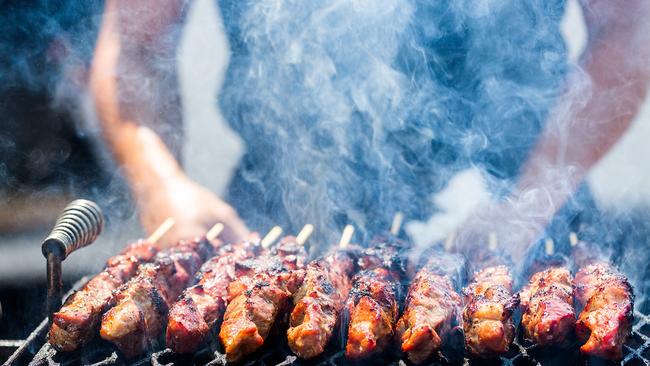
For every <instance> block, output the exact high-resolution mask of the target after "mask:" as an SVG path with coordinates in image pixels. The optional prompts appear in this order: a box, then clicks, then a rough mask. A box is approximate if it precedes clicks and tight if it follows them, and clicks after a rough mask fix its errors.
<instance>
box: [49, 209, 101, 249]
mask: <svg viewBox="0 0 650 366" xmlns="http://www.w3.org/2000/svg"><path fill="white" fill-rule="evenodd" d="M103 227H104V215H102V210H101V209H100V208H99V206H97V204H96V203H94V202H92V201H88V200H83V199H79V200H74V201H72V202H70V203H69V204H68V206H66V208H65V209H64V210H63V212H62V213H61V216H59V219H58V220H56V224H55V225H54V228H53V229H52V231H51V232H50V235H48V236H47V238H45V240H44V241H43V245H42V246H41V249H42V251H43V255H44V256H45V257H46V258H47V257H48V254H50V253H53V254H54V255H56V256H57V257H59V258H60V259H61V260H64V259H65V258H67V257H68V256H69V255H70V254H71V253H72V252H74V251H75V250H77V249H79V248H83V247H85V246H86V245H88V244H90V243H92V242H93V241H95V239H97V237H98V236H99V234H100V233H101V231H102V228H103Z"/></svg>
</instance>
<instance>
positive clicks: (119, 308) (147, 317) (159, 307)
mask: <svg viewBox="0 0 650 366" xmlns="http://www.w3.org/2000/svg"><path fill="white" fill-rule="evenodd" d="M210 248H214V247H213V245H212V244H211V243H208V242H207V241H205V240H195V241H192V242H180V243H179V244H177V245H176V246H174V247H173V248H171V249H168V250H165V251H163V252H160V253H158V255H156V260H155V261H154V263H150V264H145V265H143V266H141V267H140V268H139V269H138V273H137V275H136V276H135V277H134V278H133V279H131V280H130V281H129V282H127V283H126V284H125V285H124V286H122V287H121V288H120V289H119V290H118V293H117V295H116V296H115V302H116V304H115V306H114V307H113V308H111V309H110V310H109V311H108V312H106V314H104V316H103V318H102V324H101V328H100V336H101V337H102V338H103V339H105V340H107V341H109V342H112V343H113V344H115V345H116V346H117V348H118V349H119V350H120V351H121V352H122V353H123V354H124V356H125V357H127V358H133V357H136V356H138V355H140V354H142V352H144V351H145V350H146V349H148V348H149V347H153V346H156V345H157V342H158V339H159V337H160V336H161V333H162V330H163V329H164V328H165V325H166V320H167V310H168V307H169V306H170V305H171V303H172V302H173V301H174V300H175V299H176V298H177V297H178V295H179V294H180V293H181V291H183V289H184V288H185V287H187V285H188V284H190V283H191V281H192V280H193V278H194V276H195V274H196V272H197V271H198V270H199V267H200V266H201V263H202V262H203V260H205V259H206V258H205V256H207V255H208V254H209V253H210V252H213V249H210ZM201 254H203V257H202V256H201Z"/></svg>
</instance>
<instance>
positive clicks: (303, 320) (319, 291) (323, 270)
mask: <svg viewBox="0 0 650 366" xmlns="http://www.w3.org/2000/svg"><path fill="white" fill-rule="evenodd" d="M355 257H356V255H355V254H354V253H353V252H352V251H349V250H338V251H336V252H334V253H333V254H331V255H329V256H327V257H326V258H324V259H320V260H316V261H313V262H311V263H309V265H308V266H307V268H306V270H305V279H304V281H303V284H302V286H301V287H300V289H299V290H298V291H297V292H296V293H295V294H294V296H293V301H294V304H295V306H294V309H293V311H292V312H291V319H290V328H289V330H288V331H287V339H288V341H289V347H290V348H291V350H292V351H293V352H294V353H295V354H296V355H298V356H299V357H301V358H304V359H309V358H313V357H316V356H318V355H320V354H321V353H323V351H324V349H325V346H326V345H327V343H328V342H329V340H330V338H331V337H332V334H333V333H334V330H335V328H336V326H337V324H338V323H339V315H340V311H341V309H342V307H343V304H344V302H345V299H346V298H347V295H348V292H349V291H350V288H351V286H352V284H351V279H350V276H351V275H352V273H353V272H354V270H355V259H356V258H355Z"/></svg>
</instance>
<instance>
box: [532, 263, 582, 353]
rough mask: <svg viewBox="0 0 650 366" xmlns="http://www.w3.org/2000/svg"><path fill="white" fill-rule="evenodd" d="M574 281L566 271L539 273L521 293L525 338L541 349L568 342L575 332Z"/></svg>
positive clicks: (552, 270)
mask: <svg viewBox="0 0 650 366" xmlns="http://www.w3.org/2000/svg"><path fill="white" fill-rule="evenodd" d="M572 282H573V278H572V276H571V274H570V273H569V271H568V270H567V269H566V268H549V269H547V270H545V271H541V272H537V273H535V274H534V275H533V276H532V277H531V279H530V282H529V284H528V285H527V286H526V287H525V288H524V289H523V290H522V291H521V294H520V295H521V306H522V309H523V315H522V319H521V324H522V327H523V330H524V336H525V337H526V338H527V339H529V340H530V341H532V342H534V343H535V344H538V345H540V346H548V345H557V344H560V343H562V342H564V341H565V340H566V338H567V336H568V335H569V334H570V333H571V331H572V330H573V324H574V322H575V311H574V310H573V287H572Z"/></svg>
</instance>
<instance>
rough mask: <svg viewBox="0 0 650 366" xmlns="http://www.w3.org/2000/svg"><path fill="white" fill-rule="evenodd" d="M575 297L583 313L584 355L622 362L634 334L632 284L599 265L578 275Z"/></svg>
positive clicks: (607, 266)
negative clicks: (626, 343)
mask: <svg viewBox="0 0 650 366" xmlns="http://www.w3.org/2000/svg"><path fill="white" fill-rule="evenodd" d="M574 294H575V299H576V302H577V303H578V306H580V307H582V308H583V309H582V312H581V313H580V316H579V317H578V321H577V322H576V334H577V335H578V337H579V338H580V339H581V340H583V341H585V343H584V344H583V345H582V346H581V347H580V352H582V353H583V354H586V355H590V356H596V357H602V358H605V359H610V360H619V359H621V358H622V357H623V344H624V343H625V341H626V340H627V338H628V337H629V335H630V332H631V331H632V321H633V315H632V312H633V307H634V294H633V291H632V287H631V286H630V283H629V282H628V281H627V279H626V278H625V276H623V275H622V274H621V273H620V272H619V271H618V270H617V269H616V268H614V267H613V266H612V265H610V264H609V263H606V262H597V263H593V264H590V265H587V266H586V267H583V268H582V269H580V270H579V271H578V273H577V274H576V277H575V280H574Z"/></svg>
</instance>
